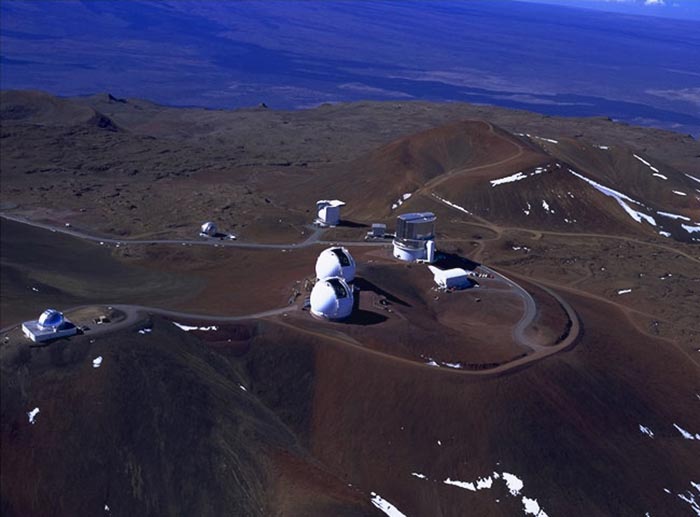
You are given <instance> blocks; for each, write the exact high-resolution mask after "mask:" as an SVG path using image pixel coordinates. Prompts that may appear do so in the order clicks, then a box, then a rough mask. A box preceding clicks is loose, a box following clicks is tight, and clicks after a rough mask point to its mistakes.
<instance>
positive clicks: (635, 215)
mask: <svg viewBox="0 0 700 517" xmlns="http://www.w3.org/2000/svg"><path fill="white" fill-rule="evenodd" d="M569 172H570V173H571V174H573V175H574V176H576V177H577V178H579V179H582V180H583V181H585V182H586V183H588V184H589V185H591V186H593V188H595V189H596V190H597V191H598V192H601V193H603V194H605V195H606V196H608V197H611V198H613V199H614V200H615V201H617V203H618V204H619V205H620V206H621V207H622V208H623V210H624V211H625V212H627V214H628V215H629V216H630V217H631V218H632V219H634V220H635V221H637V222H638V223H641V222H642V221H643V220H644V221H646V222H647V223H649V224H650V225H652V226H656V220H655V219H654V218H653V217H651V216H650V215H647V214H644V213H642V212H638V211H637V210H634V209H633V208H632V207H630V206H629V205H628V204H627V203H626V201H629V202H630V203H634V204H637V205H640V206H644V205H642V203H640V202H639V201H636V200H634V199H632V198H631V197H629V196H626V195H625V194H623V193H621V192H618V191H617V190H613V189H611V188H609V187H606V186H605V185H601V184H600V183H598V182H597V181H593V180H592V179H590V178H587V177H586V176H584V175H582V174H579V173H578V172H576V171H574V170H572V169H569Z"/></svg>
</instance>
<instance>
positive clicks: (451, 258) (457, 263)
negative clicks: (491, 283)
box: [433, 252, 481, 271]
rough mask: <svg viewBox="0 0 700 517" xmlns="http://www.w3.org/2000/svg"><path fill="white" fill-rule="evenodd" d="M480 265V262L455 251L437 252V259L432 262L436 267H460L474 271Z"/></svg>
mask: <svg viewBox="0 0 700 517" xmlns="http://www.w3.org/2000/svg"><path fill="white" fill-rule="evenodd" d="M480 265H481V264H479V263H478V262H474V261H473V260H469V259H468V258H466V257H462V256H460V255H457V254H456V253H443V252H440V253H438V254H437V260H436V261H435V262H434V263H433V266H435V267H438V268H440V269H452V268H455V267H461V268H462V269H466V270H467V271H474V270H475V269H476V268H477V267H479V266H480Z"/></svg>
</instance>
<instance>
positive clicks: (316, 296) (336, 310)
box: [311, 276, 355, 320]
mask: <svg viewBox="0 0 700 517" xmlns="http://www.w3.org/2000/svg"><path fill="white" fill-rule="evenodd" d="M354 302H355V300H354V298H353V294H352V287H350V286H349V285H348V283H347V282H346V281H345V280H344V279H343V278H340V277H337V276H336V277H331V278H324V279H320V280H319V281H318V282H316V285H314V288H313V289H312V291H311V315H312V316H315V317H317V318H320V319H326V320H342V319H344V318H347V317H348V316H350V314H351V313H352V309H353V305H354Z"/></svg>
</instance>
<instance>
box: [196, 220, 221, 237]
mask: <svg viewBox="0 0 700 517" xmlns="http://www.w3.org/2000/svg"><path fill="white" fill-rule="evenodd" d="M216 231H217V229H216V224H214V223H213V222H211V221H207V222H206V223H204V224H203V225H202V227H201V228H200V229H199V235H201V236H202V237H214V235H216Z"/></svg>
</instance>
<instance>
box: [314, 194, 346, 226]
mask: <svg viewBox="0 0 700 517" xmlns="http://www.w3.org/2000/svg"><path fill="white" fill-rule="evenodd" d="M341 206H345V202H344V201H340V200H339V199H321V200H319V201H316V222H317V223H318V224H320V225H321V226H338V224H340V207H341Z"/></svg>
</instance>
